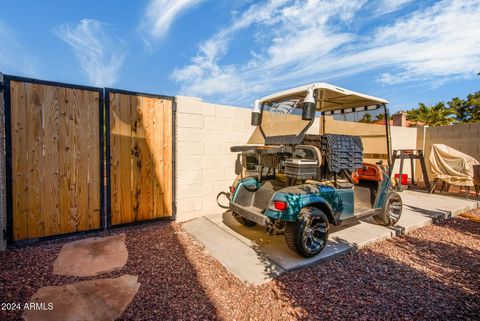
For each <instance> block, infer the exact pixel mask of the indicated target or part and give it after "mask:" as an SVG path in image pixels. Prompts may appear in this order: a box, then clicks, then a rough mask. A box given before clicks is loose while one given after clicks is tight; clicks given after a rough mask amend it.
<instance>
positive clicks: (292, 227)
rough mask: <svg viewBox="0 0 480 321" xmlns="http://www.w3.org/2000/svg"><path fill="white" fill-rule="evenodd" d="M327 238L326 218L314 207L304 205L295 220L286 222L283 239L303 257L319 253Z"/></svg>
mask: <svg viewBox="0 0 480 321" xmlns="http://www.w3.org/2000/svg"><path fill="white" fill-rule="evenodd" d="M327 239H328V218H327V216H326V215H325V213H323V212H322V211H321V210H319V209H318V208H315V207H304V208H303V209H302V210H301V211H300V215H299V216H298V219H297V221H296V222H287V223H286V226H285V241H286V243H287V245H288V247H289V248H290V249H291V250H293V251H295V252H297V253H298V254H300V255H301V256H303V257H312V256H315V255H317V254H318V253H320V252H321V251H322V250H323V248H324V247H325V245H326V244H327Z"/></svg>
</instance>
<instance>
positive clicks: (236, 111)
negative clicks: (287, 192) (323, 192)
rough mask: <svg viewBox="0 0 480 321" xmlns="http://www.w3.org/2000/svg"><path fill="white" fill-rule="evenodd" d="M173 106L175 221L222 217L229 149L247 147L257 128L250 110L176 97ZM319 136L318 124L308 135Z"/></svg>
mask: <svg viewBox="0 0 480 321" xmlns="http://www.w3.org/2000/svg"><path fill="white" fill-rule="evenodd" d="M176 102H177V114H176V144H177V145H176V158H175V161H176V206H177V216H176V218H177V221H179V222H183V221H188V220H190V219H193V218H195V217H200V216H204V215H209V214H214V213H219V212H223V211H224V210H223V209H222V208H220V207H219V206H218V205H217V202H216V199H217V195H218V193H219V192H221V191H228V189H229V186H230V185H231V184H232V183H233V181H234V180H235V178H236V174H235V161H236V159H237V153H232V152H230V147H231V146H235V145H245V144H247V142H248V141H249V139H250V138H251V137H252V135H253V132H254V130H255V127H252V126H251V125H250V117H251V109H250V108H241V107H233V106H225V105H218V104H212V103H206V102H203V101H202V100H201V99H199V98H194V97H186V96H177V97H176ZM319 132H320V121H319V119H316V121H315V122H314V124H313V125H312V127H311V128H310V129H309V130H308V133H316V134H318V133H319ZM222 201H223V203H224V204H225V205H226V203H227V202H226V200H225V199H224V198H222Z"/></svg>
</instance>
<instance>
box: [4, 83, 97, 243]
mask: <svg viewBox="0 0 480 321" xmlns="http://www.w3.org/2000/svg"><path fill="white" fill-rule="evenodd" d="M102 94H103V90H102V89H100V88H93V87H85V86H75V85H69V84H59V83H53V82H47V81H39V80H33V79H27V78H20V77H14V76H5V107H6V109H5V111H6V123H7V126H6V133H7V141H6V145H7V148H6V149H7V193H8V194H9V195H8V200H7V202H8V205H7V206H8V208H9V209H8V213H9V215H8V221H9V226H10V228H9V239H10V240H13V241H18V240H24V239H36V238H40V237H46V236H53V235H60V234H67V233H73V232H79V231H86V230H95V229H99V228H101V227H102V220H101V214H102V213H103V211H102V209H103V206H102V203H103V200H102V199H103V198H102V197H101V195H102V190H103V184H101V183H103V182H102V181H101V179H100V178H101V177H103V166H100V164H101V163H103V157H102V155H103V153H102V151H103V147H102V142H103V132H102V131H103V126H100V125H99V124H102V123H103V104H102V101H101V98H102Z"/></svg>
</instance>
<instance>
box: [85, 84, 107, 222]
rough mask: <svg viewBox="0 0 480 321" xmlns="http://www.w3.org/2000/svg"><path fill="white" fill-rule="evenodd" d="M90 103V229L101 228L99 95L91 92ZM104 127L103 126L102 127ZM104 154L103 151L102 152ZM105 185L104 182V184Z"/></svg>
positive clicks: (88, 120) (88, 122)
mask: <svg viewBox="0 0 480 321" xmlns="http://www.w3.org/2000/svg"><path fill="white" fill-rule="evenodd" d="M88 99H89V100H88V101H89V103H90V106H89V109H88V112H87V117H88V118H87V125H86V126H87V128H88V131H87V134H88V136H87V142H88V147H87V155H89V156H88V157H89V160H88V161H87V163H88V175H87V177H88V179H87V188H88V195H87V197H88V201H87V203H88V214H89V229H97V228H100V219H101V218H100V213H101V212H100V181H101V179H100V167H101V166H104V164H100V154H99V150H100V148H99V144H100V136H99V135H100V134H99V131H100V127H99V126H100V123H99V116H100V114H99V113H100V110H99V99H100V96H99V93H98V92H93V91H92V92H89V97H88ZM101 126H103V125H101ZM102 152H103V151H102ZM102 183H103V182H102Z"/></svg>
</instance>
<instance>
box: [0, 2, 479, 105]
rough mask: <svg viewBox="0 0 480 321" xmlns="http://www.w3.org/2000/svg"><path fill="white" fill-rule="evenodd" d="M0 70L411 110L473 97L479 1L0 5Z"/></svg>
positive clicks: (199, 93) (238, 100) (208, 96)
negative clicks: (350, 97) (325, 88)
mask: <svg viewBox="0 0 480 321" xmlns="http://www.w3.org/2000/svg"><path fill="white" fill-rule="evenodd" d="M0 71H2V72H3V73H7V74H14V75H22V76H28V77H33V78H41V79H47V80H54V81H62V82H71V83H78V84H84V85H94V86H108V87H115V88H120V89H127V90H134V91H143V92H152V93H159V94H164V95H177V94H181V95H190V96H196V97H201V98H203V99H204V100H206V101H210V102H216V103H224V104H232V105H237V106H250V105H251V102H252V101H253V99H255V98H257V97H260V96H263V95H266V94H270V93H272V92H275V91H278V90H282V89H286V88H289V87H293V86H297V85H301V84H305V83H309V82H314V81H325V82H329V83H333V84H335V85H338V86H342V87H346V88H348V89H352V90H356V91H360V92H364V93H367V94H371V95H375V96H380V97H382V98H386V99H388V100H389V101H390V108H391V110H393V111H396V110H399V109H410V108H412V107H415V106H417V104H418V102H424V103H427V104H433V103H436V102H438V101H442V100H444V101H447V100H449V99H450V98H452V97H465V96H466V95H467V94H468V93H471V92H474V91H478V90H480V76H477V73H478V72H480V0H475V1H467V0H466V1H455V0H451V1H413V0H397V1H394V0H380V1H367V0H336V1H326V0H325V1H321V0H311V1H307V0H304V1H296V0H290V1H287V0H271V1H247V0H244V1H240V0H142V1H106V0H96V1H90V0H82V1H61V0H55V1H53V0H51V1H48V0H45V1H33V0H31V1H28V0H24V1H6V0H2V5H1V10H0Z"/></svg>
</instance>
